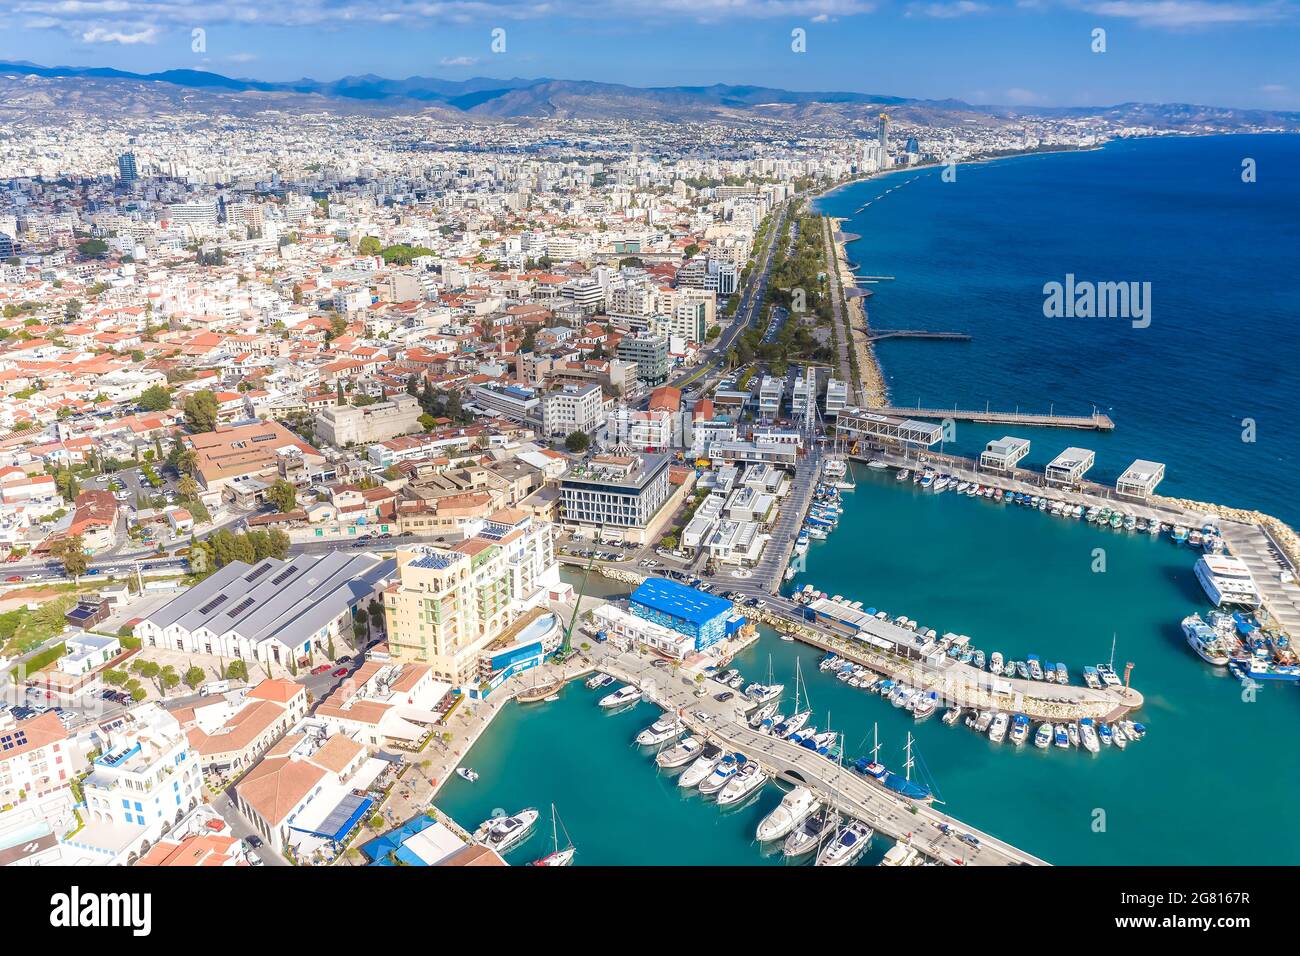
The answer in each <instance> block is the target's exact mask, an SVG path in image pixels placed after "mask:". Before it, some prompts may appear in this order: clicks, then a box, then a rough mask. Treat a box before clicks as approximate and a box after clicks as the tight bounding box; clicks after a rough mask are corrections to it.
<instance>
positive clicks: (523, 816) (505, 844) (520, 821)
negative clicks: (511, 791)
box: [474, 807, 539, 854]
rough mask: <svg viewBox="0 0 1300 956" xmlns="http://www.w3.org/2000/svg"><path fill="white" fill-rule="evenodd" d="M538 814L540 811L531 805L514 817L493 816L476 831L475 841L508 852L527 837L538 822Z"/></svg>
mask: <svg viewBox="0 0 1300 956" xmlns="http://www.w3.org/2000/svg"><path fill="white" fill-rule="evenodd" d="M538 816H539V814H538V812H537V811H536V810H534V809H532V808H531V807H530V808H529V809H527V810H520V811H519V812H518V813H516V814H515V815H514V816H512V817H492V818H490V819H488V820H484V821H483V823H482V824H481V825H480V826H479V828H478V829H477V830H475V831H474V842H475V843H479V844H481V845H483V846H486V847H491V848H492V849H494V850H496V851H497V853H502V854H504V853H507V852H509V851H510V849H511V848H512V847H515V846H518V845H519V844H520V843H522V842H523V841H524V840H525V839H527V837H528V834H529V833H531V832H532V829H533V825H534V824H535V823H537V818H538Z"/></svg>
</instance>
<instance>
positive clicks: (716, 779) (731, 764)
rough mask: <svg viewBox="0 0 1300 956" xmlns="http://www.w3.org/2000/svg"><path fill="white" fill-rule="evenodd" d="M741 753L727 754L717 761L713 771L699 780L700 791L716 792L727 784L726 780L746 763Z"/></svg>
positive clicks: (706, 792)
mask: <svg viewBox="0 0 1300 956" xmlns="http://www.w3.org/2000/svg"><path fill="white" fill-rule="evenodd" d="M746 762H747V761H746V759H745V757H744V755H742V754H727V755H726V756H725V757H723V758H722V759H721V760H719V761H718V765H717V766H716V767H714V768H713V773H711V774H709V775H708V776H707V777H705V778H704V780H703V781H701V782H700V793H704V794H710V793H717V792H718V791H719V790H721V789H722V788H723V787H725V786H726V785H727V782H728V781H729V780H730V779H731V778H732V777H734V776H736V774H737V773H739V772H740V769H741V767H743V766H744V765H745V763H746Z"/></svg>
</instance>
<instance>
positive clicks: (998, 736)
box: [989, 714, 1011, 744]
mask: <svg viewBox="0 0 1300 956" xmlns="http://www.w3.org/2000/svg"><path fill="white" fill-rule="evenodd" d="M1010 723H1011V718H1010V717H1008V716H1007V715H1006V714H998V715H997V716H995V717H994V718H993V723H992V724H990V725H989V740H991V741H993V742H994V743H995V744H1000V743H1002V738H1003V737H1005V736H1006V735H1007V727H1008V725H1010Z"/></svg>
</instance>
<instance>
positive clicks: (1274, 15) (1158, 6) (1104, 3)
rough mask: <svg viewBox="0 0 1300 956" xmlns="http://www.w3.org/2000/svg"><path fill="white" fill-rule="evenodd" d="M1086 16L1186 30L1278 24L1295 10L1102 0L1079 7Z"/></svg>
mask: <svg viewBox="0 0 1300 956" xmlns="http://www.w3.org/2000/svg"><path fill="white" fill-rule="evenodd" d="M1079 5H1080V6H1081V7H1082V8H1083V9H1085V10H1087V11H1088V12H1089V13H1096V14H1100V15H1101V16H1106V17H1118V18H1121V19H1126V20H1133V21H1136V22H1137V23H1139V24H1141V25H1142V26H1148V27H1166V28H1173V29H1178V28H1185V27H1203V26H1216V25H1219V26H1222V25H1227V24H1233V23H1262V22H1269V21H1273V20H1281V19H1284V18H1286V17H1288V16H1290V15H1291V14H1292V13H1293V12H1294V10H1293V9H1292V7H1291V5H1290V3H1287V2H1284V0H1266V2H1263V3H1248V2H1238V0H1224V2H1221V0H1101V2H1084V3H1082V4H1079Z"/></svg>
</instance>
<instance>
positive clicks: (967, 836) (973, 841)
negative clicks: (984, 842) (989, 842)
mask: <svg viewBox="0 0 1300 956" xmlns="http://www.w3.org/2000/svg"><path fill="white" fill-rule="evenodd" d="M961 842H962V843H969V844H970V845H971V846H979V845H980V840H979V837H977V836H975V834H973V833H963V834H962V835H961Z"/></svg>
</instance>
